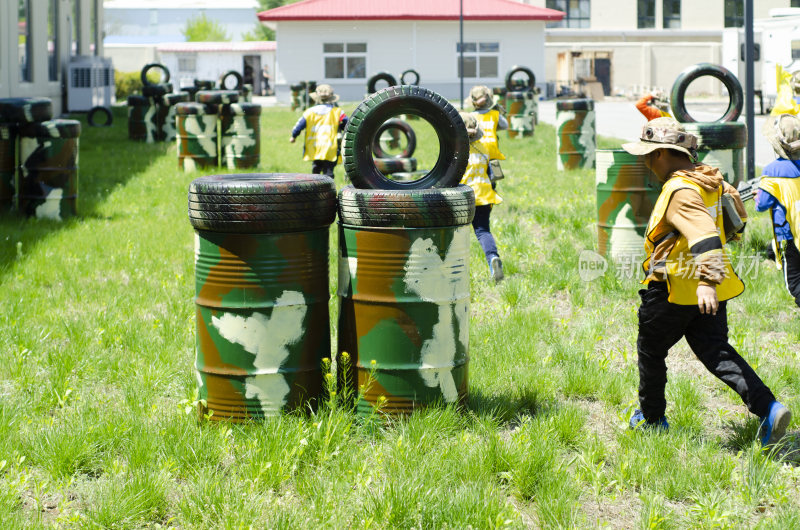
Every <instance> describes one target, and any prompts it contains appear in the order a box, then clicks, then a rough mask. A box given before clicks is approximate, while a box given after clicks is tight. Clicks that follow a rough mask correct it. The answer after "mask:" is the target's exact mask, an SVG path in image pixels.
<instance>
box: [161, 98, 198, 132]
mask: <svg viewBox="0 0 800 530" xmlns="http://www.w3.org/2000/svg"><path fill="white" fill-rule="evenodd" d="M188 101H190V100H189V94H187V93H186V92H180V93H177V94H167V95H165V96H163V97H161V98H159V101H158V107H157V111H156V114H157V116H156V123H157V124H158V129H157V130H156V139H157V140H158V141H160V142H172V141H174V140H175V138H176V136H177V129H176V122H177V112H176V110H177V109H176V105H177V104H178V103H185V102H188Z"/></svg>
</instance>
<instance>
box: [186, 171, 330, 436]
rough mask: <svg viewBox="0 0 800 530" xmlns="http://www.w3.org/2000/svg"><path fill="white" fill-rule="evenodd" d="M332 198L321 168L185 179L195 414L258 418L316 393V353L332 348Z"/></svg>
mask: <svg viewBox="0 0 800 530" xmlns="http://www.w3.org/2000/svg"><path fill="white" fill-rule="evenodd" d="M258 186H261V189H260V190H259V189H258ZM293 190H294V191H293ZM335 204H336V192H335V188H334V185H333V180H331V179H327V180H324V177H319V176H312V175H225V176H222V175H220V176H210V177H202V178H201V179H196V180H195V181H194V182H192V184H191V186H190V188H189V215H190V220H191V222H192V225H193V226H194V227H195V303H196V323H197V338H196V348H197V349H196V359H195V369H196V375H197V382H198V386H199V398H200V400H203V401H204V403H205V405H204V406H203V405H201V406H200V413H201V414H208V413H209V411H213V415H212V416H211V419H212V420H231V421H243V420H247V419H252V418H262V417H264V416H270V415H276V414H278V413H280V412H283V411H287V410H291V409H303V408H305V407H307V406H308V405H309V404H311V405H313V404H314V403H315V402H316V401H317V400H318V398H319V397H320V395H321V394H322V391H323V387H324V383H323V380H324V373H323V368H322V362H323V359H324V358H327V357H330V354H331V342H330V340H331V339H330V322H329V309H328V301H329V298H330V290H329V281H328V259H329V256H328V252H329V226H330V224H331V223H332V221H333V219H334V216H335V212H336V207H335ZM309 208H311V209H313V210H314V212H313V213H308V209H309ZM270 226H272V227H273V228H272V229H270ZM198 227H204V228H209V227H210V228H213V229H214V230H205V229H200V228H198Z"/></svg>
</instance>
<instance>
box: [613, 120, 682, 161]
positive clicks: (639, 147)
mask: <svg viewBox="0 0 800 530" xmlns="http://www.w3.org/2000/svg"><path fill="white" fill-rule="evenodd" d="M622 148H623V149H625V150H626V151H627V152H629V153H630V154H632V155H640V156H641V155H646V154H648V153H652V152H653V151H655V150H656V149H673V150H675V151H680V152H681V153H686V154H687V155H689V158H691V159H692V161H693V162H694V161H697V136H695V135H693V134H692V133H688V132H686V129H684V128H683V125H681V124H680V123H678V121H677V120H675V119H674V118H656V119H655V120H652V121H650V122H648V123H647V125H645V126H644V127H643V128H642V137H641V138H640V140H639V141H638V142H635V143H628V144H622Z"/></svg>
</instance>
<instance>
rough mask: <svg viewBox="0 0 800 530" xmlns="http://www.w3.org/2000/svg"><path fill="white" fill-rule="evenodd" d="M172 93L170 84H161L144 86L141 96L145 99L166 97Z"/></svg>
mask: <svg viewBox="0 0 800 530" xmlns="http://www.w3.org/2000/svg"><path fill="white" fill-rule="evenodd" d="M171 93H172V83H161V84H159V85H144V86H143V87H142V95H143V96H144V97H146V98H150V97H160V96H166V95H167V94H171Z"/></svg>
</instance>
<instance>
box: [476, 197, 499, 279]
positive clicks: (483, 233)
mask: <svg viewBox="0 0 800 530" xmlns="http://www.w3.org/2000/svg"><path fill="white" fill-rule="evenodd" d="M491 214H492V205H491V204H484V205H482V206H476V207H475V217H473V218H472V229H473V230H475V237H477V238H478V243H480V245H481V248H482V249H483V253H484V255H485V256H486V261H487V262H488V263H489V264H491V263H492V258H494V257H495V256H497V257H499V256H500V254H499V253H498V252H497V243H495V240H494V236H493V235H492V231H491V230H490V229H489V216H490V215H491Z"/></svg>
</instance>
